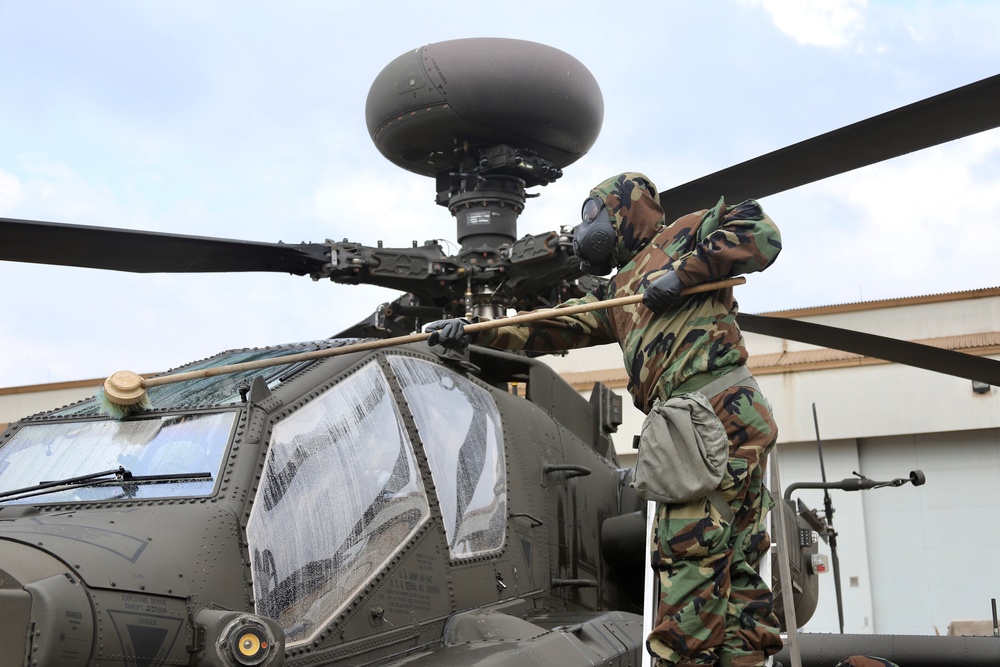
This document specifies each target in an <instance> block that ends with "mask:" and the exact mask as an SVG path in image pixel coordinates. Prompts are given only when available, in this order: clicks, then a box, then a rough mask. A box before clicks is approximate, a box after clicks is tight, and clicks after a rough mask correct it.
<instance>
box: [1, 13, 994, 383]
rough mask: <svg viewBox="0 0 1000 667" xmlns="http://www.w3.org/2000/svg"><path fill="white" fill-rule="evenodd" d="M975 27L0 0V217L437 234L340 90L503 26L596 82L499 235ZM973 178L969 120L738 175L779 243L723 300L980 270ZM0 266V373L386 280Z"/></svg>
mask: <svg viewBox="0 0 1000 667" xmlns="http://www.w3.org/2000/svg"><path fill="white" fill-rule="evenodd" d="M998 30H1000V3H996V2H991V1H989V0H982V1H974V0H967V1H965V2H958V1H945V0H940V1H934V0H913V1H908V2H907V1H901V0H895V1H888V0H887V1H879V0H868V1H866V0H826V1H817V0H701V1H700V2H652V1H650V2H633V3H607V2H591V1H589V0H573V1H572V2H570V1H568V0H566V1H563V0H533V1H532V2H526V1H523V0H505V1H504V2H503V3H497V4H493V3H485V2H462V3H459V2H435V1H434V0H425V1H424V2H421V3H414V2H398V1H396V0H383V1H382V2H380V3H378V4H377V5H372V6H371V9H370V11H364V10H359V9H358V8H357V6H356V5H355V4H353V3H351V4H347V3H343V4H342V3H333V2H321V1H319V0H314V1H307V0H289V1H286V2H282V3H270V2H260V1H246V0H242V1H240V2H236V1H235V0H232V1H230V0H219V1H217V2H211V3H205V2H195V1H193V0H192V1H186V0H176V1H174V2H160V1H155V0H151V1H141V0H140V1H129V2H124V1H121V2H114V1H110V0H94V1H93V2H87V3H81V2H73V1H70V0H65V1H63V0H43V1H40V2H30V3H29V2H24V1H14V0H0V82H2V94H0V217H8V218H21V219H31V220H42V221H49V222H63V223H71V224H80V225H96V226H104V227H123V228H128V229H139V230H152V231H158V232H168V233H176V234H194V235H199V236H212V237H221V238H239V239H248V240H254V241H269V242H273V241H279V240H280V241H285V242H289V243H292V242H300V241H310V242H322V241H324V240H326V239H336V240H342V239H349V240H351V241H355V242H358V243H363V244H365V245H375V244H376V242H378V241H380V240H381V241H383V242H384V244H385V245H386V246H408V245H410V244H411V242H412V241H414V240H417V241H419V242H421V243H422V242H423V241H425V240H427V239H431V238H440V239H445V240H447V241H454V239H455V223H454V220H453V219H452V218H451V217H450V215H449V214H448V212H447V210H446V209H444V208H443V207H440V206H437V205H435V203H434V195H435V192H434V190H435V188H434V183H433V180H432V179H429V178H426V177H422V176H418V175H415V174H412V173H409V172H406V171H403V170H401V169H400V168H398V167H395V166H394V165H392V164H391V163H389V162H388V161H387V160H386V159H385V158H383V157H382V156H381V155H380V154H379V152H378V150H377V149H376V148H375V146H374V144H373V143H372V141H371V139H370V137H369V136H368V131H367V128H366V124H365V114H364V110H365V101H366V99H367V96H368V91H369V88H370V86H371V84H372V82H373V81H374V80H375V77H376V76H377V75H378V74H379V72H380V71H381V70H382V68H383V67H385V66H386V65H387V64H389V63H390V62H391V61H392V60H393V59H395V58H396V57H397V56H400V55H402V54H403V53H405V52H407V51H410V50H412V49H415V48H418V47H420V46H422V45H425V44H429V43H434V42H440V41H445V40H451V39H460V38H468V37H506V38H514V39H524V40H530V41H534V42H540V43H543V44H547V45H549V46H552V47H555V48H557V49H561V50H563V51H565V52H567V53H568V54H570V55H572V56H573V57H575V58H576V59H577V60H579V61H580V62H581V63H583V65H584V66H585V67H587V68H588V69H589V70H590V71H591V72H592V73H593V74H594V76H595V78H596V80H597V81H598V84H599V85H600V87H601V91H602V94H603V97H604V106H605V115H604V122H603V127H602V130H601V133H600V136H599V137H598V139H597V141H596V143H595V144H594V146H593V147H592V148H591V150H590V151H589V153H588V154H587V155H586V156H584V157H583V158H581V159H580V160H579V161H577V162H576V163H574V164H573V165H570V166H569V167H567V168H566V170H565V175H564V176H563V178H562V179H560V180H559V181H557V182H556V183H554V184H552V185H549V186H546V187H544V188H537V189H534V190H533V192H538V193H540V195H541V196H540V197H538V198H535V199H530V200H529V201H528V204H527V208H526V210H525V212H524V214H523V215H521V217H520V220H519V222H518V235H519V236H521V235H524V234H538V233H542V232H545V231H548V230H555V229H559V228H560V227H561V226H563V225H572V224H575V223H576V222H578V217H579V210H580V208H579V207H580V203H581V202H582V200H583V199H584V198H585V197H586V195H587V193H588V191H589V190H590V188H591V187H592V186H594V185H596V184H597V183H599V182H601V181H603V180H604V179H605V178H607V177H608V176H611V175H613V174H616V173H619V172H622V171H640V172H643V173H645V174H646V175H647V176H649V177H650V179H651V180H652V181H653V182H654V183H655V184H656V185H657V186H658V187H659V188H660V189H667V188H669V187H671V186H673V185H677V184H681V183H684V182H687V181H689V180H692V179H694V178H697V177H699V176H702V175H704V174H708V173H712V172H714V171H717V170H719V169H722V168H724V167H726V166H729V165H731V164H735V163H738V162H742V161H744V160H747V159H750V158H753V157H756V156H757V155H761V154H763V153H767V152H769V151H772V150H776V149H778V148H781V147H783V146H786V145H789V144H792V143H795V142H798V141H801V140H804V139H807V138H809V137H812V136H814V135H817V134H820V133H823V132H827V131H830V130H833V129H836V128H839V127H842V126H844V125H847V124H850V123H853V122H856V121H859V120H862V119H864V118H867V117H869V116H872V115H876V114H879V113H882V112H885V111H889V110H891V109H894V108H897V107H900V106H903V105H906V104H909V103H912V102H915V101H918V100H920V99H923V98H925V97H929V96H931V95H936V94H938V93H942V92H945V91H947V90H951V89H953V88H956V87H959V86H962V85H965V84H968V83H972V82H975V81H978V80H981V79H983V78H986V77H989V76H992V75H994V74H997V73H998V71H1000V42H998V41H997V40H996V34H997V32H998ZM817 159H822V156H817ZM998 181H1000V132H997V131H990V132H986V133H982V134H980V135H976V136H973V137H969V138H966V139H962V140H959V141H956V142H952V143H949V144H946V145H943V146H939V147H936V148H933V149H929V150H926V151H921V152H919V153H916V154H913V155H910V156H906V157H902V158H898V159H895V160H891V161H888V162H885V163H882V164H879V165H874V166H871V167H867V168H864V169H860V170H857V171H855V172H852V173H848V174H844V175H841V176H837V177H834V178H830V179H826V180H824V181H821V182H818V183H815V184H811V185H807V186H803V187H800V188H797V189H795V190H792V191H789V192H786V193H780V194H776V195H772V196H768V197H763V198H762V199H761V200H760V201H761V204H762V205H763V207H764V209H765V211H767V212H768V213H769V214H770V215H771V217H772V218H773V219H774V220H775V221H776V223H777V224H778V226H779V227H780V228H781V231H782V240H783V246H784V249H783V251H782V253H781V255H780V257H779V258H778V260H777V262H776V263H775V264H774V265H773V266H772V267H771V268H769V269H768V270H767V271H766V272H764V273H760V274H753V275H751V276H749V277H748V282H747V284H746V285H744V286H743V287H740V288H738V291H737V299H738V300H739V302H740V307H741V310H743V311H744V312H751V313H763V312H772V311H776V310H784V309H791V308H802V307H809V306H823V305H831V304H839V303H851V302H857V301H870V300H877V299H887V298H896V297H906V296H916V295H923V294H936V293H942V292H954V291H962V290H971V289H979V288H984V287H994V286H997V285H1000V276H998V274H997V269H996V264H995V260H994V258H995V251H994V250H991V249H990V243H991V242H992V241H993V235H994V234H996V233H997V230H998V229H1000V227H998V221H997V213H996V212H997V211H998V210H1000V187H997V185H998ZM719 194H720V195H725V193H724V192H721V193H719ZM713 203H714V202H707V203H706V205H711V204H713ZM446 247H447V244H446ZM0 287H2V289H3V303H4V312H3V317H0V387H12V386H21V385H32V384H42V383H49V382H62V381H71V380H81V379H91V378H104V377H106V376H108V375H110V374H111V373H113V372H115V371H117V370H122V369H129V370H134V371H137V372H140V373H152V372H159V371H164V370H167V369H169V368H173V367H177V366H180V365H182V364H184V363H187V362H188V361H192V360H195V359H202V358H205V357H207V356H211V355H212V354H215V353H216V352H219V351H222V350H227V349H232V348H242V347H254V346H264V345H272V344H278V343H286V342H294V341H301V340H312V339H319V338H325V337H328V336H331V335H333V334H335V333H337V332H338V331H341V330H342V329H344V328H346V327H348V326H350V325H351V324H353V323H355V322H357V321H359V320H361V319H364V318H365V317H367V316H368V315H369V314H370V313H371V312H372V311H373V310H374V309H375V308H376V307H377V306H378V305H379V304H381V303H384V302H388V301H391V300H393V299H394V298H396V296H397V294H396V293H394V292H391V291H389V290H386V289H382V288H376V287H371V286H345V285H338V284H335V283H331V282H329V281H325V282H313V281H311V280H310V279H309V278H303V277H298V276H290V275H284V274H277V273H275V274H271V273H252V274H235V273H230V274H203V275H164V274H152V275H144V274H131V273H121V272H113V271H97V270H91V269H78V268H66V267H47V266H38V265H29V264H20V263H11V262H6V263H0Z"/></svg>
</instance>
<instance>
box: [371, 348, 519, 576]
mask: <svg viewBox="0 0 1000 667" xmlns="http://www.w3.org/2000/svg"><path fill="white" fill-rule="evenodd" d="M389 363H390V365H391V368H392V371H393V373H394V374H395V375H396V377H397V378H398V379H399V382H400V384H401V385H402V387H403V395H404V396H405V397H406V402H407V404H408V405H409V406H410V410H411V411H412V412H413V418H414V420H415V421H416V423H417V431H418V432H419V433H420V439H421V441H422V442H423V444H424V451H425V453H426V454H427V461H428V463H429V464H430V468H431V475H432V477H433V479H434V486H435V488H436V490H437V496H438V502H439V503H440V504H441V514H442V516H443V518H444V528H445V533H446V534H447V536H448V547H449V549H450V552H451V556H452V558H464V557H469V556H479V555H482V554H486V553H490V552H493V551H496V550H498V549H500V548H502V547H503V542H504V530H505V528H506V523H507V475H506V472H505V464H504V453H503V428H502V426H501V422H500V414H499V412H498V411H497V407H496V404H495V403H494V402H493V398H492V397H491V396H490V394H489V392H488V391H486V390H485V389H483V388H482V387H479V386H478V385H475V384H473V383H472V382H470V381H469V380H466V379H465V378H463V377H462V376H460V375H458V374H457V373H454V372H452V371H450V370H448V369H446V368H442V367H441V366H438V365H436V364H432V363H429V362H427V361H423V360H421V359H414V358H412V357H404V356H397V355H392V356H390V357H389Z"/></svg>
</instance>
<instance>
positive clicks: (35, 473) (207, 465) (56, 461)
mask: <svg viewBox="0 0 1000 667" xmlns="http://www.w3.org/2000/svg"><path fill="white" fill-rule="evenodd" d="M236 414H237V413H235V412H233V411H228V412H215V413H201V414H196V415H183V416H177V415H172V416H163V417H153V418H151V419H141V420H135V421H127V422H121V421H107V420H103V421H83V422H81V421H64V422H51V423H45V424H27V425H25V426H24V427H22V428H21V429H20V430H19V431H18V432H17V433H15V434H14V436H13V438H12V439H11V441H10V442H8V443H7V444H6V445H5V446H4V447H3V449H0V503H12V504H23V503H38V502H44V503H67V502H98V501H105V500H123V499H129V500H136V499H145V498H173V497H178V496H185V497H198V496H207V495H210V494H211V493H212V491H213V489H214V488H215V480H216V478H217V477H218V473H219V470H220V468H221V466H222V459H223V455H224V454H225V452H226V448H227V447H228V445H229V438H230V435H231V434H232V431H233V426H234V424H235V422H236ZM102 471H106V472H111V471H114V472H116V473H117V474H101V472H102ZM45 480H49V481H45ZM60 481H62V483H58V482H60ZM19 491H20V492H19Z"/></svg>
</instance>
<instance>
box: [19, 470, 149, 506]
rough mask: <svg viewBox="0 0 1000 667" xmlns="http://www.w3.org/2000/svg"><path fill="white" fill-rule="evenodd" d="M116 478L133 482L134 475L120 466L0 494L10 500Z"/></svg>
mask: <svg viewBox="0 0 1000 667" xmlns="http://www.w3.org/2000/svg"><path fill="white" fill-rule="evenodd" d="M111 476H114V478H115V479H116V480H131V479H132V473H131V472H129V471H128V470H126V469H125V468H124V467H123V466H118V467H117V468H115V469H113V470H102V471H101V472H92V473H90V474H89V475H80V476H79V477H67V478H66V479H57V480H53V481H48V482H39V483H38V484H35V485H34V486H26V487H24V488H21V489H11V490H10V491H4V492H3V493H0V498H9V497H10V496H19V495H21V494H22V493H31V492H32V491H44V490H46V489H51V488H54V487H74V486H86V485H87V484H88V483H93V481H94V480H99V479H101V478H102V477H111Z"/></svg>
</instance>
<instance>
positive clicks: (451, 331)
mask: <svg viewBox="0 0 1000 667" xmlns="http://www.w3.org/2000/svg"><path fill="white" fill-rule="evenodd" d="M466 324H469V320H467V319H465V318H464V317H456V318H454V319H450V320H437V321H436V322H431V323H430V324H427V325H425V326H424V333H430V337H429V338H428V339H427V344H428V345H441V346H442V347H446V348H448V349H449V350H464V349H465V348H467V347H469V343H471V342H472V334H467V333H465V325H466Z"/></svg>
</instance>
